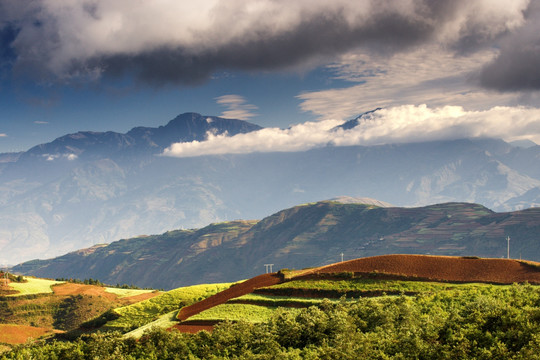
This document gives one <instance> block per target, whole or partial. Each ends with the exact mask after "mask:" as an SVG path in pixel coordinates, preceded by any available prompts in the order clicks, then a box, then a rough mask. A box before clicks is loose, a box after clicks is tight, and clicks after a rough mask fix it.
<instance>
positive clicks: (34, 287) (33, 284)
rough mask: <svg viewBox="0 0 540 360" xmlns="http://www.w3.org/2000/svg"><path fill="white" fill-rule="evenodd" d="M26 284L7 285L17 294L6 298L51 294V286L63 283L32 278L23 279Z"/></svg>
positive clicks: (13, 283)
mask: <svg viewBox="0 0 540 360" xmlns="http://www.w3.org/2000/svg"><path fill="white" fill-rule="evenodd" d="M25 279H26V280H27V281H26V282H21V283H17V282H12V283H10V284H9V285H10V286H11V287H12V288H13V289H15V290H17V291H18V292H19V293H17V294H11V295H8V296H22V295H33V294H48V293H52V292H53V291H52V289H51V286H53V285H56V284H63V283H64V282H63V281H54V280H47V279H36V278H32V277H25Z"/></svg>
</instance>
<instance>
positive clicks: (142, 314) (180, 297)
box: [103, 283, 232, 331]
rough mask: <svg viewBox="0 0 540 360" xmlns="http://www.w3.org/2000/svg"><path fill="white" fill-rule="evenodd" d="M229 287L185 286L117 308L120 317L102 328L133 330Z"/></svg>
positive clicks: (217, 285) (225, 285) (208, 285)
mask: <svg viewBox="0 0 540 360" xmlns="http://www.w3.org/2000/svg"><path fill="white" fill-rule="evenodd" d="M231 285H232V283H222V284H204V285H194V286H186V287H182V288H178V289H174V290H171V291H168V292H166V293H164V294H162V295H159V296H156V297H153V298H151V299H148V300H144V301H141V302H138V303H136V304H133V305H129V306H124V307H120V308H117V309H115V310H114V312H115V313H117V314H118V315H120V317H119V318H118V319H116V320H112V321H109V322H107V324H106V325H105V326H104V327H103V328H104V329H106V330H120V331H126V330H134V329H136V328H139V327H141V326H145V325H146V324H149V323H151V322H153V321H155V320H157V319H158V318H159V317H160V316H162V315H165V314H168V313H170V312H171V311H178V310H179V309H180V308H181V307H183V306H186V305H190V304H193V303H195V302H197V301H200V300H202V299H205V298H207V297H209V296H211V295H214V294H216V293H217V292H219V291H222V290H225V289H227V288H228V287H230V286H231Z"/></svg>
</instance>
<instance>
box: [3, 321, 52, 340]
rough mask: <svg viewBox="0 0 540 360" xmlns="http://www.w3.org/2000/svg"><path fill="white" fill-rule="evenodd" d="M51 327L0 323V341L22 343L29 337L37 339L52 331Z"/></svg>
mask: <svg viewBox="0 0 540 360" xmlns="http://www.w3.org/2000/svg"><path fill="white" fill-rule="evenodd" d="M52 332H53V331H52V330H51V329H47V328H40V327H34V326H26V325H12V324H0V343H4V344H12V345H14V344H24V343H25V342H26V341H27V340H28V339H29V338H34V339H37V338H38V337H40V336H43V335H45V334H47V333H52Z"/></svg>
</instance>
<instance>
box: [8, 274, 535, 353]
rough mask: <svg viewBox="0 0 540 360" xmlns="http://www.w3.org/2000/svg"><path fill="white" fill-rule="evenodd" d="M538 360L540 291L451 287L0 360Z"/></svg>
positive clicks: (61, 345) (36, 349)
mask: <svg viewBox="0 0 540 360" xmlns="http://www.w3.org/2000/svg"><path fill="white" fill-rule="evenodd" d="M68 358H69V359H119V360H122V359H472V358H475V359H540V287H538V286H532V285H528V284H523V285H517V284H516V285H511V286H496V285H485V286H484V285H482V286H477V285H471V286H456V287H454V288H449V289H446V290H443V291H435V292H433V293H429V292H425V293H421V294H418V295H416V296H405V295H401V296H380V297H372V298H360V299H357V300H355V301H339V302H330V301H323V302H321V303H320V304H319V305H318V306H311V307H309V308H304V309H283V308H282V309H277V310H275V311H273V313H272V314H271V315H270V317H269V318H268V319H267V320H266V321H263V322H260V323H250V322H246V321H242V320H240V321H238V322H224V323H221V324H219V325H217V326H216V328H215V329H214V331H213V332H212V333H211V334H210V333H207V332H205V331H203V332H199V333H198V334H195V335H191V334H181V333H178V332H169V331H164V330H159V329H153V330H150V331H149V332H147V333H146V335H145V336H143V337H141V339H140V340H139V341H135V340H134V339H132V338H122V336H121V335H120V334H114V333H108V334H104V333H98V334H92V335H85V336H83V337H81V338H80V339H77V340H75V341H73V342H56V341H53V342H47V343H45V342H42V343H37V344H32V345H23V346H19V347H16V348H15V349H14V350H13V351H12V352H9V353H4V354H1V355H0V359H2V360H7V359H68Z"/></svg>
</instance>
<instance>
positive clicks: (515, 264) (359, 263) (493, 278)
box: [302, 255, 540, 284]
mask: <svg viewBox="0 0 540 360" xmlns="http://www.w3.org/2000/svg"><path fill="white" fill-rule="evenodd" d="M375 271H376V272H378V273H384V274H393V275H399V276H404V277H410V278H413V279H414V278H419V279H421V280H433V281H445V282H482V283H493V284H512V283H521V282H525V281H527V282H529V283H531V284H540V263H536V262H530V261H528V262H525V261H519V260H513V259H481V258H480V259H479V258H465V257H452V256H430V255H382V256H373V257H368V258H361V259H355V260H350V261H344V262H341V263H336V264H332V265H327V266H323V267H320V268H316V269H313V270H311V271H309V272H305V273H303V274H302V276H304V275H308V274H320V273H339V272H354V273H366V274H369V273H373V272H375Z"/></svg>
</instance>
